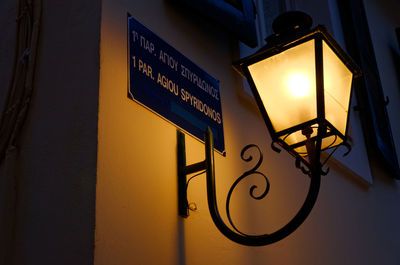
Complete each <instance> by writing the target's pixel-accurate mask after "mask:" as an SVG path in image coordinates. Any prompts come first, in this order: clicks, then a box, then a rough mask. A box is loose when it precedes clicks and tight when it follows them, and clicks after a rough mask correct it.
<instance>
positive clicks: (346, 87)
mask: <svg viewBox="0 0 400 265" xmlns="http://www.w3.org/2000/svg"><path fill="white" fill-rule="evenodd" d="M322 47H323V60H324V63H323V65H324V96H325V119H326V120H327V121H329V122H330V123H331V124H332V125H333V126H334V127H335V128H336V129H337V130H338V131H339V132H341V133H342V134H343V135H345V134H346V125H347V114H348V110H349V109H348V108H349V103H350V102H349V101H350V92H351V82H352V79H353V74H352V72H351V71H350V70H349V69H348V68H347V67H346V65H345V64H344V63H343V62H342V61H341V60H340V59H339V57H338V56H337V55H336V54H335V52H333V51H332V49H331V48H330V47H329V46H328V44H326V43H325V41H323V44H322Z"/></svg>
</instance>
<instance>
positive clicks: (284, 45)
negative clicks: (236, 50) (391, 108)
mask: <svg viewBox="0 0 400 265" xmlns="http://www.w3.org/2000/svg"><path fill="white" fill-rule="evenodd" d="M311 25H312V20H311V18H310V17H309V16H308V15H307V14H305V13H303V12H298V11H293V12H287V13H284V14H282V15H280V16H279V17H277V19H275V21H274V23H273V29H274V32H275V34H273V35H271V36H269V37H268V38H267V44H266V45H265V46H264V47H263V48H261V49H260V50H259V51H258V52H256V53H255V54H253V55H251V56H249V57H247V58H244V59H241V60H240V61H238V62H236V63H234V68H235V69H236V70H237V71H238V72H239V73H241V74H242V75H243V76H244V77H245V78H246V79H247V81H248V82H249V84H250V87H251V89H252V92H253V95H254V98H255V100H256V102H257V105H258V107H259V109H260V111H261V113H262V116H263V118H264V120H265V123H266V125H267V128H268V130H269V132H270V134H271V138H272V141H273V143H272V145H271V146H272V148H273V150H275V151H278V152H279V151H280V149H279V148H278V147H277V145H276V144H278V145H279V146H280V147H282V148H283V149H285V150H286V151H288V152H289V153H290V154H291V155H293V156H294V157H295V160H296V166H297V167H298V168H300V169H301V170H302V171H303V173H305V174H307V175H309V176H310V179H311V181H310V188H309V192H308V195H307V198H306V200H305V202H304V204H303V206H302V207H301V209H300V210H299V212H298V213H297V214H296V215H295V216H294V218H293V219H292V220H291V221H290V222H289V223H288V224H286V225H285V226H283V227H282V228H281V229H279V230H278V231H276V232H274V233H271V234H265V235H257V236H255V235H247V234H245V233H242V232H241V231H239V230H238V229H237V228H236V227H235V225H234V224H233V222H232V220H231V217H230V214H229V201H230V197H231V194H232V191H233V189H234V188H235V187H236V185H237V184H238V182H240V181H241V180H242V179H243V178H245V177H246V176H248V175H250V174H253V173H257V174H261V175H262V176H264V178H265V180H266V182H267V185H266V190H265V191H264V193H263V194H262V195H261V196H254V194H253V189H254V186H253V187H252V188H251V190H250V194H251V196H252V197H253V198H254V199H262V198H264V197H265V196H266V194H267V193H268V190H269V182H268V179H267V178H266V177H265V175H263V174H262V173H260V172H258V171H257V168H258V167H259V166H260V164H261V162H262V155H261V152H260V160H259V161H258V163H257V164H256V166H255V167H254V168H253V169H252V170H250V171H247V172H245V173H244V174H243V175H242V176H241V177H239V178H238V180H236V181H235V183H234V184H233V186H232V188H231V189H230V191H229V193H228V199H227V204H226V211H227V215H228V220H229V222H230V224H231V227H229V226H228V225H226V224H225V223H224V222H223V220H222V219H221V217H220V214H219V211H218V208H217V203H216V192H215V181H214V177H215V176H214V157H213V140H212V133H211V130H207V132H206V136H205V148H206V159H205V160H204V161H202V162H199V163H196V164H193V165H186V159H185V142H184V135H183V134H182V133H180V132H178V183H179V185H178V189H179V214H180V215H181V216H188V203H187V196H186V188H187V177H186V176H187V175H188V174H191V173H195V172H198V171H200V170H206V175H207V196H208V206H209V210H210V214H211V217H212V219H213V221H214V223H215V225H216V226H217V228H218V229H219V230H220V231H221V232H222V233H223V234H224V235H225V236H227V237H228V238H229V239H231V240H233V241H235V242H237V243H240V244H243V245H249V246H261V245H267V244H271V243H274V242H276V241H279V240H281V239H283V238H285V237H286V236H288V235H289V234H290V233H292V232H293V231H294V230H296V229H297V227H299V226H300V225H301V224H302V223H303V221H304V220H305V219H306V217H307V216H308V214H309V213H310V211H311V209H312V207H313V206H314V203H315V201H316V199H317V196H318V191H319V186H320V179H321V175H324V174H326V172H324V171H323V170H322V164H321V162H320V154H321V151H323V150H325V149H329V148H332V147H336V148H337V147H338V146H339V145H345V146H347V147H349V146H348V145H347V143H346V132H347V127H348V126H347V125H348V113H349V110H350V109H349V106H350V97H351V88H352V83H353V79H354V78H356V77H358V76H359V75H360V74H361V72H360V70H359V69H358V67H357V66H356V65H355V64H354V63H353V61H352V60H351V58H350V57H349V56H348V55H346V53H345V52H344V51H343V49H342V48H340V46H339V45H338V44H337V43H336V41H335V40H334V39H333V38H332V37H331V36H330V35H329V33H328V32H327V30H326V29H325V28H324V27H323V26H317V27H316V28H314V29H310V27H311ZM252 147H255V148H257V149H258V147H257V146H255V145H249V146H246V147H245V148H244V149H243V150H242V159H244V160H245V161H250V160H251V159H252V158H251V156H249V157H246V154H245V153H246V151H247V150H248V149H249V148H252ZM258 151H259V149H258Z"/></svg>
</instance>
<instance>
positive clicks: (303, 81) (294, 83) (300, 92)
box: [286, 73, 311, 98]
mask: <svg viewBox="0 0 400 265" xmlns="http://www.w3.org/2000/svg"><path fill="white" fill-rule="evenodd" d="M286 86H287V88H288V90H289V92H290V94H291V95H292V96H294V97H295V98H303V97H306V96H308V95H309V94H310V90H311V84H310V79H309V78H308V76H307V75H305V74H301V73H294V74H291V75H289V77H288V78H287V81H286Z"/></svg>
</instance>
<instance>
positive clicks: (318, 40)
mask: <svg viewBox="0 0 400 265" xmlns="http://www.w3.org/2000/svg"><path fill="white" fill-rule="evenodd" d="M269 39H270V42H269V43H268V44H267V45H266V46H264V47H263V48H261V49H260V50H259V51H258V52H256V53H255V54H253V55H251V56H249V57H246V58H244V59H241V60H239V61H237V62H234V63H233V67H234V69H235V70H236V71H237V72H238V73H240V74H241V75H242V76H244V77H245V78H246V79H247V81H248V82H249V85H250V88H251V90H252V93H253V95H254V98H255V100H256V103H257V106H258V108H259V109H260V112H261V114H262V116H263V119H264V121H265V123H266V126H267V128H268V131H269V133H270V135H271V138H272V148H273V149H274V150H276V148H275V147H274V144H278V145H280V146H281V147H282V148H283V149H285V150H286V151H287V152H289V153H290V154H291V155H292V156H294V157H295V158H296V161H299V160H300V161H302V162H303V163H304V164H306V165H307V166H309V167H310V164H309V160H307V159H305V157H304V156H302V155H300V154H299V153H298V152H296V151H295V150H294V149H296V148H298V147H301V146H305V145H306V142H307V140H304V141H302V142H299V143H295V144H293V145H289V144H287V143H286V142H285V141H284V140H283V139H282V137H285V136H288V135H290V134H292V133H294V132H297V131H299V130H303V129H306V128H308V127H311V126H316V125H317V126H318V128H320V127H321V128H322V132H323V135H320V136H321V137H322V138H325V137H329V136H335V142H336V137H339V138H340V139H341V140H342V145H345V146H346V147H347V148H349V149H350V145H348V144H347V137H346V135H347V131H348V123H349V115H348V116H347V121H346V133H345V135H343V134H342V133H341V132H340V131H339V130H337V129H336V128H335V127H334V126H333V125H332V124H331V123H330V122H329V121H328V120H327V119H325V97H324V68H323V51H322V43H323V41H324V42H325V43H326V44H327V45H328V46H329V48H331V50H332V51H333V52H334V53H335V54H336V55H337V56H338V58H339V59H340V60H341V61H342V62H343V63H344V64H345V65H346V67H347V68H348V69H349V70H350V71H351V72H352V74H353V81H354V80H355V79H356V78H358V77H359V76H360V75H361V71H360V69H359V68H358V66H357V65H356V64H355V63H354V61H353V60H352V59H351V58H350V57H349V56H348V55H347V54H346V52H345V51H344V50H343V49H342V48H341V47H340V46H339V44H338V43H337V42H336V41H335V40H334V38H333V37H332V36H331V35H330V34H329V33H328V31H327V29H326V28H325V27H324V26H322V25H318V26H317V27H315V28H314V29H312V30H303V31H299V32H296V33H295V34H292V35H289V36H288V35H284V36H282V37H281V36H276V35H272V37H269ZM310 40H314V41H315V42H314V45H315V49H314V51H315V70H316V71H315V77H316V90H317V91H316V102H317V117H316V118H315V119H312V120H309V121H306V122H304V123H301V124H298V125H296V126H293V127H290V128H287V129H284V130H282V131H275V129H274V127H273V125H272V123H271V120H270V118H269V116H268V113H267V110H266V109H265V106H264V104H263V102H262V100H261V97H260V94H259V92H258V90H257V87H256V85H255V84H254V82H253V80H252V78H251V74H250V72H249V70H248V66H249V65H252V64H254V63H256V62H259V61H261V60H264V59H266V58H269V57H272V56H274V55H277V54H279V53H281V52H284V51H286V50H288V49H290V48H293V47H295V46H298V45H300V44H303V43H305V42H307V41H310ZM352 83H353V82H352ZM352 85H353V84H352ZM348 104H349V105H348V109H350V104H351V96H350V100H349V103H348ZM316 137H318V136H317V135H316V136H313V137H311V139H312V140H314V141H315V140H316ZM332 145H334V143H332V144H330V145H329V146H328V147H326V148H323V149H322V151H324V150H326V149H329V148H330V147H331V146H332Z"/></svg>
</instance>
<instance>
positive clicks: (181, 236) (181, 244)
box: [177, 214, 186, 265]
mask: <svg viewBox="0 0 400 265" xmlns="http://www.w3.org/2000/svg"><path fill="white" fill-rule="evenodd" d="M177 218H178V222H177V225H178V229H177V231H178V235H177V236H178V240H177V243H178V244H177V254H178V257H177V258H178V263H177V264H178V265H186V244H185V229H184V220H183V218H182V217H180V216H178V214H177Z"/></svg>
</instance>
